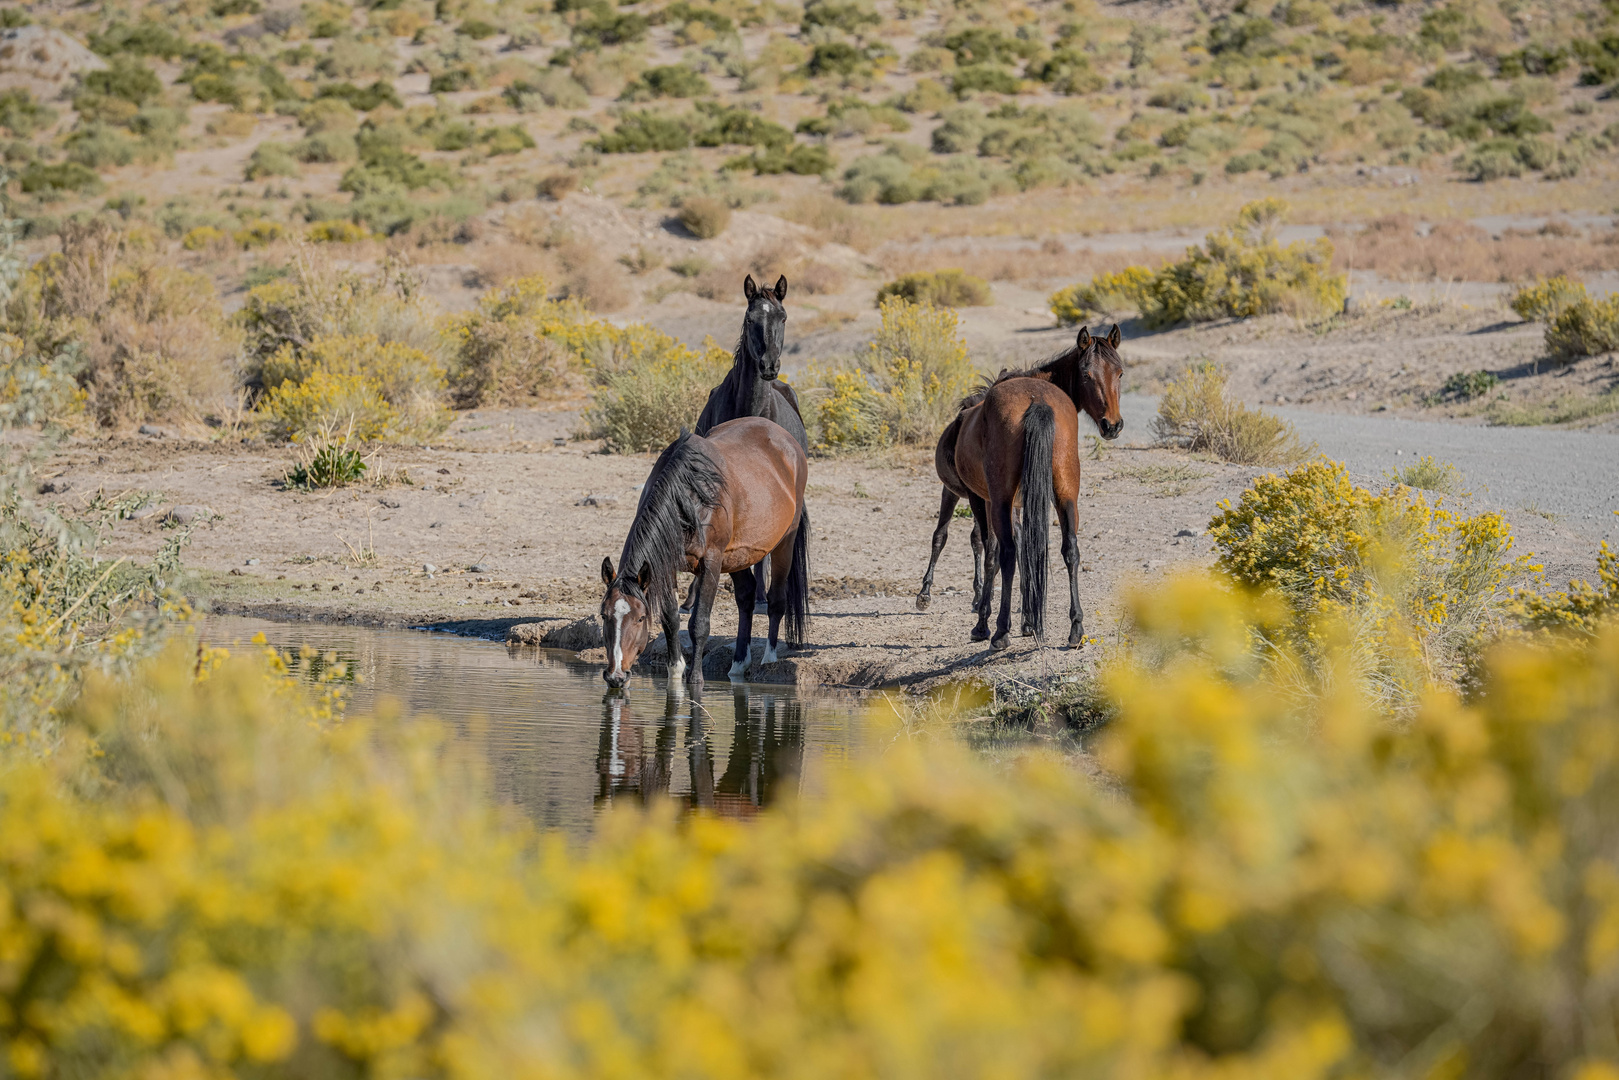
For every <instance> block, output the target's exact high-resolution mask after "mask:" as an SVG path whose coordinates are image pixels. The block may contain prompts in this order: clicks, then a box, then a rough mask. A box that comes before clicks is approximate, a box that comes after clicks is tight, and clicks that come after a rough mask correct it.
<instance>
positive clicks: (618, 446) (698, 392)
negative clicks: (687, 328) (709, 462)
mask: <svg viewBox="0 0 1619 1080" xmlns="http://www.w3.org/2000/svg"><path fill="white" fill-rule="evenodd" d="M614 353H615V356H614V360H613V366H612V367H610V368H609V367H607V366H606V365H601V366H599V367H598V368H597V374H598V383H599V385H600V390H599V391H598V392H597V394H596V399H595V401H594V402H593V403H592V404H591V406H590V408H589V410H587V411H586V413H585V422H586V424H587V425H588V430H589V431H590V434H591V435H592V436H593V437H595V438H598V439H601V440H603V442H604V443H605V444H606V446H607V449H609V450H611V451H613V452H615V453H620V454H624V453H651V452H653V451H655V450H661V449H662V448H663V447H665V446H667V445H668V444H669V443H671V442H673V441H674V439H675V437H676V436H677V435H679V434H680V429H681V428H684V427H690V426H691V425H692V424H693V423H695V422H696V420H697V416H698V414H699V413H701V412H702V411H703V405H704V403H705V402H706V401H707V400H708V393H709V391H710V390H712V389H713V388H714V386H715V385H716V384H717V383H718V382H719V381H720V380H721V379H723V378H724V377H725V373H726V371H728V370H729V369H730V367H731V363H732V359H733V357H732V355H731V354H730V353H729V352H727V351H726V350H724V349H722V348H720V347H719V346H718V345H716V344H715V343H714V340H713V339H712V338H710V339H709V340H708V341H707V342H705V343H704V347H703V348H702V350H700V351H699V350H697V349H691V348H688V347H686V346H685V345H682V344H681V343H680V342H678V341H676V340H675V339H673V338H671V337H669V336H668V335H666V334H662V333H660V332H658V331H656V330H653V329H651V328H650V327H645V326H635V327H629V328H628V330H627V331H626V332H625V336H624V337H622V338H620V340H619V342H618V343H616V347H615V348H614Z"/></svg>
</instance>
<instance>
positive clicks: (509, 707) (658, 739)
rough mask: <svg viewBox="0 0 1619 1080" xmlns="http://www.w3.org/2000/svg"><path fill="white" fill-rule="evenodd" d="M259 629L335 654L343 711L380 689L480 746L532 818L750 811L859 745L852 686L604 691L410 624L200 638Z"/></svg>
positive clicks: (596, 679)
mask: <svg viewBox="0 0 1619 1080" xmlns="http://www.w3.org/2000/svg"><path fill="white" fill-rule="evenodd" d="M260 633H262V634H263V635H264V637H265V639H266V640H267V641H268V642H269V643H270V644H271V645H274V646H276V647H277V648H281V649H299V648H301V647H303V646H309V647H311V648H314V649H317V650H319V651H321V652H322V653H328V652H330V653H335V654H336V656H337V659H339V660H341V661H343V662H344V663H346V664H348V665H349V670H350V671H351V672H353V673H354V674H355V675H356V676H357V683H358V684H357V685H356V686H355V687H354V688H353V691H352V694H351V696H350V706H349V712H350V713H351V714H353V715H359V714H362V713H366V712H369V711H370V710H371V708H372V706H373V705H374V703H375V702H376V700H377V697H378V696H379V695H388V696H390V697H393V698H396V699H398V700H400V701H401V702H403V703H404V705H405V707H406V709H407V710H408V711H409V712H411V713H412V714H416V715H423V714H426V715H431V716H434V717H437V718H439V719H440V720H442V721H443V722H444V723H446V724H448V725H449V726H450V729H451V731H452V732H453V733H454V735H455V737H456V738H458V739H463V740H467V741H468V742H469V743H471V744H472V745H474V746H476V747H478V748H479V749H480V750H481V752H482V754H483V756H484V759H485V761H486V762H487V767H488V771H489V779H490V783H491V785H492V787H493V789H494V794H495V796H496V797H497V798H498V799H500V800H501V801H503V802H506V803H510V804H513V805H515V806H517V807H519V808H521V809H522V810H523V811H524V812H525V813H527V814H528V815H529V816H530V817H532V818H533V819H534V820H535V822H537V823H538V824H541V825H544V826H546V827H549V828H558V829H564V830H566V831H568V832H570V833H574V834H576V835H584V834H587V833H589V832H590V831H591V827H592V824H593V822H594V820H595V816H596V814H597V812H598V811H599V810H600V809H601V808H603V807H605V806H607V805H610V804H612V803H615V802H619V801H624V800H629V801H635V802H641V801H654V800H664V799H668V800H675V801H676V802H678V803H679V804H681V805H684V806H692V807H704V808H708V809H711V810H714V811H717V812H718V813H721V814H727V815H734V816H747V815H750V814H753V813H755V812H757V810H759V809H760V808H761V807H764V806H768V805H770V803H771V802H772V801H774V800H775V799H777V798H779V797H780V796H781V795H783V794H785V793H802V794H814V793H815V792H816V791H818V790H819V789H820V787H821V786H822V785H823V784H824V783H825V779H826V774H827V770H828V769H829V768H830V767H831V766H833V765H834V764H835V763H837V762H840V761H846V760H848V759H850V758H851V757H853V756H855V755H858V754H861V753H863V752H865V750H866V747H867V743H866V740H865V737H864V734H863V726H862V723H861V717H862V713H863V709H862V706H861V704H860V701H859V699H858V698H856V697H855V696H853V695H840V694H813V695H805V694H800V693H798V692H796V691H794V690H793V689H791V688H787V687H776V686H764V685H757V686H747V685H733V684H730V683H727V682H725V681H724V680H720V681H711V682H709V683H708V684H707V687H706V693H705V695H704V697H703V698H702V699H701V700H698V699H695V698H693V697H692V696H691V695H690V694H689V693H688V694H686V695H685V696H684V697H682V698H680V699H672V698H670V697H669V695H668V693H667V691H666V687H667V685H668V683H667V680H666V679H664V678H663V677H662V676H659V677H657V678H653V677H651V676H645V675H637V676H634V677H633V678H632V679H631V680H630V684H629V686H628V687H626V688H625V691H624V692H623V693H616V694H609V693H608V692H607V690H606V686H605V684H604V683H603V682H602V678H601V669H600V668H599V667H597V666H592V665H589V664H582V663H580V662H578V661H577V660H574V659H573V656H572V654H571V653H565V652H558V651H551V650H544V649H508V648H507V647H506V646H505V645H502V644H498V643H495V642H489V641H478V640H474V639H470V638H459V637H453V636H451V635H447V634H429V633H424V632H421V631H414V630H375V629H371V628H369V627H359V626H331V625H325V624H320V623H296V624H287V623H275V622H267V621H264V620H261V619H244V618H237V617H232V616H211V617H210V618H209V619H208V620H207V622H206V623H205V624H204V626H203V637H204V640H205V641H207V642H208V643H209V644H211V645H225V646H229V645H233V644H242V643H246V642H248V641H250V640H252V638H253V636H254V635H255V634H260Z"/></svg>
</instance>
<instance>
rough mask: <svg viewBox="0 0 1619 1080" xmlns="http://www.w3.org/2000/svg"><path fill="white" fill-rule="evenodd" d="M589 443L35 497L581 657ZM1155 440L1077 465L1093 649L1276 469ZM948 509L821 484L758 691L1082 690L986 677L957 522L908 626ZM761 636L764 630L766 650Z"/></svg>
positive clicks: (462, 450)
mask: <svg viewBox="0 0 1619 1080" xmlns="http://www.w3.org/2000/svg"><path fill="white" fill-rule="evenodd" d="M575 423H576V417H575V415H574V414H572V413H569V412H564V411H558V412H550V413H547V412H539V411H531V410H510V411H489V410H479V411H477V412H475V413H467V414H463V416H462V418H461V419H460V420H458V421H457V423H456V424H455V426H454V427H453V428H452V429H451V431H450V432H449V433H448V435H447V436H446V438H445V441H444V444H443V445H442V446H440V445H435V446H433V447H432V448H431V449H428V448H416V449H404V448H386V449H383V450H381V451H379V453H378V454H377V456H376V457H375V458H374V459H373V461H372V467H371V476H372V477H373V478H375V482H370V483H365V484H361V485H358V486H355V487H350V488H345V489H341V490H339V491H336V492H333V493H329V494H320V495H317V494H308V493H303V492H299V491H296V490H288V489H286V488H285V487H284V485H283V484H282V481H281V478H282V476H283V475H284V474H285V472H286V470H287V468H288V466H289V465H290V464H291V458H290V454H289V452H288V451H287V450H285V449H281V448H270V447H265V446H263V445H262V444H257V443H253V442H247V443H242V442H230V441H225V440H221V441H217V442H212V443H200V442H190V441H185V440H180V439H175V438H167V437H150V436H142V437H138V438H133V439H131V438H121V439H120V438H113V439H106V440H100V439H85V440H80V441H76V442H73V443H71V444H68V445H65V446H63V447H62V448H61V449H60V450H59V451H58V452H57V453H56V454H55V455H54V456H53V457H52V458H51V459H50V461H49V462H48V465H47V467H46V468H45V470H44V472H43V473H42V476H44V477H46V478H47V482H48V483H49V484H50V485H52V486H53V487H54V488H55V489H56V490H57V492H58V493H56V494H51V495H46V496H44V497H45V498H49V499H53V500H65V501H75V500H84V499H87V498H88V497H90V496H91V495H92V494H93V493H95V492H96V491H98V490H100V491H105V492H107V493H108V494H122V493H125V492H131V491H150V492H153V493H154V494H153V496H152V500H151V502H150V504H149V506H148V508H147V509H146V510H145V511H142V512H141V516H139V517H138V518H136V519H133V520H129V521H125V522H121V523H119V524H118V525H117V526H116V528H115V530H114V532H113V534H112V537H111V542H110V551H111V552H112V553H114V554H131V555H141V556H144V555H149V554H151V553H152V552H153V551H155V550H156V549H157V548H158V547H159V546H160V545H161V544H162V543H163V542H164V540H165V539H166V538H167V537H168V536H169V535H170V532H169V530H170V529H172V528H174V527H175V526H174V525H173V523H172V522H170V521H167V520H166V519H167V518H168V517H169V511H170V510H171V509H172V508H173V507H175V506H184V507H192V508H199V509H198V511H197V512H196V519H195V522H194V523H193V525H192V526H191V528H192V533H191V540H190V546H189V549H188V551H187V553H186V562H187V564H188V566H189V567H190V568H191V571H190V577H189V579H188V583H187V588H188V591H189V592H190V593H191V594H192V595H194V596H196V597H197V599H198V602H199V603H200V604H203V605H206V606H209V607H211V608H212V609H214V610H218V611H222V612H232V613H239V614H255V615H262V616H266V617H270V618H276V619H283V620H309V619H319V620H342V621H356V622H362V623H368V624H373V625H385V626H424V627H431V628H434V629H440V630H447V631H452V632H459V633H468V634H478V635H482V636H489V637H495V638H502V637H507V638H509V639H511V640H520V641H525V642H529V643H538V642H541V641H545V642H546V643H549V644H571V645H573V646H580V645H588V644H590V642H589V641H588V639H587V638H583V637H580V636H579V632H580V629H581V627H580V626H577V625H573V624H575V623H576V621H577V620H580V619H590V618H593V617H594V615H595V612H596V610H597V605H598V604H599V602H600V583H599V578H598V576H597V574H598V570H597V568H598V567H599V566H600V563H601V559H602V556H603V555H611V556H613V557H614V558H617V556H618V553H619V548H620V546H621V545H622V543H623V538H624V535H625V533H626V532H627V530H628V528H629V524H630V520H631V518H632V516H633V513H634V506H635V499H636V493H637V489H638V485H640V484H641V483H642V481H643V480H644V479H645V476H646V473H647V471H648V470H649V468H650V466H651V461H652V459H651V458H650V457H645V456H611V455H603V454H600V453H596V452H594V446H593V444H590V443H579V442H568V441H566V435H567V434H568V432H569V431H571V430H572V429H573V427H574V425H575ZM1145 439H1146V433H1145V432H1141V431H1136V432H1129V431H1127V433H1126V437H1125V438H1124V439H1122V440H1121V443H1123V444H1126V445H1119V444H1114V445H1111V446H1110V447H1109V448H1108V450H1107V456H1106V457H1105V458H1104V459H1103V460H1100V461H1086V462H1085V464H1084V477H1085V479H1084V493H1083V497H1082V513H1083V517H1084V522H1085V528H1084V532H1083V534H1082V559H1083V571H1082V574H1081V578H1080V596H1081V600H1082V603H1083V604H1084V605H1085V609H1086V613H1087V616H1086V629H1087V632H1088V633H1089V634H1090V635H1092V636H1094V637H1096V638H1099V639H1106V638H1107V637H1109V636H1110V635H1112V634H1114V633H1116V632H1117V630H1118V623H1117V613H1118V607H1117V598H1118V596H1119V595H1120V591H1121V589H1123V588H1124V587H1126V586H1127V585H1128V584H1129V583H1130V582H1132V581H1135V580H1142V579H1151V578H1154V577H1158V576H1160V575H1163V574H1165V573H1168V572H1170V571H1172V570H1173V569H1175V568H1176V567H1178V566H1184V565H1188V564H1194V565H1204V564H1207V563H1209V562H1210V561H1211V545H1210V543H1209V541H1208V540H1207V539H1206V538H1205V537H1204V536H1202V535H1201V533H1202V530H1203V529H1204V527H1205V525H1206V524H1207V521H1208V518H1209V515H1210V513H1211V511H1212V510H1213V509H1214V508H1215V505H1216V504H1217V503H1218V502H1219V501H1220V500H1222V499H1225V498H1230V497H1233V496H1235V495H1237V494H1238V493H1239V492H1240V491H1241V490H1242V489H1243V488H1244V487H1245V486H1246V485H1247V483H1248V482H1249V481H1250V480H1251V479H1252V478H1253V477H1254V476H1255V475H1256V474H1258V473H1259V472H1261V471H1262V470H1258V469H1254V468H1247V467H1240V466H1234V465H1229V464H1224V463H1219V462H1214V461H1205V460H1198V459H1195V458H1192V457H1189V456H1187V455H1184V454H1179V453H1175V452H1172V451H1168V450H1161V449H1152V448H1148V447H1145V446H1142V445H1139V444H1140V443H1141V442H1144V441H1145ZM558 440H562V444H561V445H557V441H558ZM1131 443H1135V444H1136V445H1129V444H1131ZM64 486H65V488H66V491H65V493H64V492H62V488H63V487H64ZM938 490H939V489H938V483H937V480H936V479H935V477H934V476H933V471H932V462H931V456H930V455H922V454H917V453H904V454H894V455H891V456H888V457H885V458H881V459H863V460H840V459H833V460H816V461H815V462H813V463H812V467H811V483H810V488H809V497H810V506H811V513H812V521H813V522H814V525H815V530H814V545H813V547H812V549H811V571H812V580H813V596H814V606H813V616H812V619H811V623H810V640H809V643H808V644H807V645H806V647H805V648H803V649H801V650H797V651H796V652H793V653H791V654H789V655H788V656H787V657H786V658H784V659H783V661H782V662H781V663H779V664H776V665H773V666H772V667H771V668H768V669H763V670H761V671H760V672H759V673H758V674H757V676H756V678H758V679H759V680H760V681H771V682H786V683H796V684H798V685H803V686H812V685H842V686H855V687H875V686H883V685H892V684H907V685H910V686H919V687H926V686H928V685H932V684H935V683H937V682H939V681H942V680H947V679H955V678H962V677H979V678H986V679H989V680H991V681H1001V680H1007V679H1027V678H1033V677H1039V676H1048V675H1052V674H1057V673H1061V672H1064V671H1069V670H1077V669H1080V668H1082V667H1083V666H1084V665H1085V664H1086V663H1088V662H1089V658H1091V657H1094V656H1095V655H1096V653H1097V652H1098V649H1097V648H1096V647H1095V645H1092V646H1090V647H1087V648H1085V649H1083V650H1071V649H1066V648H1061V647H1058V646H1056V645H1051V646H1045V647H1041V646H1037V645H1036V643H1035V642H1033V641H1032V640H1028V639H1020V638H1014V639H1013V646H1012V648H1011V649H1010V650H1009V651H1008V652H1007V653H1004V654H998V655H993V656H992V655H991V654H990V653H989V652H988V650H987V649H986V647H985V646H984V645H983V644H982V643H977V642H972V641H970V640H969V638H968V631H969V629H970V628H971V625H972V621H973V617H972V615H971V613H970V612H969V611H968V603H969V597H968V591H969V589H970V585H971V579H972V572H971V562H970V549H969V546H968V544H967V522H965V521H959V522H957V523H956V524H955V527H954V530H953V537H952V540H951V543H950V544H949V545H948V546H947V547H946V549H945V553H944V556H943V558H942V559H941V561H940V565H939V570H938V574H937V577H936V581H935V586H934V603H933V607H932V609H931V610H930V611H928V612H927V613H925V614H924V613H919V612H917V611H916V610H915V605H914V600H913V598H914V595H915V592H916V590H917V587H918V584H919V581H920V578H921V575H922V571H923V570H924V568H925V566H926V560H927V551H928V546H927V545H928V540H929V537H930V535H931V532H932V529H933V524H934V520H935V517H934V515H935V513H936V509H937V505H938ZM1514 525H1515V526H1516V527H1517V531H1518V534H1519V536H1520V539H1521V541H1522V542H1523V543H1524V544H1525V545H1526V546H1528V547H1529V548H1531V549H1537V548H1539V549H1544V548H1546V547H1548V546H1559V547H1564V548H1567V549H1568V550H1569V551H1571V552H1584V551H1585V550H1586V549H1587V548H1588V547H1589V545H1588V544H1586V543H1585V542H1583V539H1582V538H1579V537H1576V536H1573V534H1570V536H1569V537H1562V536H1561V533H1560V532H1559V529H1561V528H1562V527H1561V526H1559V525H1558V524H1556V523H1554V522H1548V521H1546V520H1544V519H1542V518H1539V517H1535V516H1534V515H1524V520H1522V521H1514ZM1563 531H1567V530H1566V529H1564V530H1563ZM1053 534H1054V535H1053V541H1054V542H1053V546H1052V551H1053V560H1052V562H1053V565H1052V568H1051V582H1052V586H1051V600H1050V603H1051V604H1052V605H1053V607H1052V608H1051V609H1050V610H1051V611H1052V612H1053V615H1052V618H1053V622H1054V623H1055V624H1056V625H1058V626H1060V625H1061V624H1062V614H1063V609H1064V607H1065V597H1064V585H1065V583H1066V574H1065V572H1064V570H1063V567H1062V564H1061V561H1060V559H1059V558H1058V557H1057V554H1056V543H1055V540H1056V535H1055V529H1054V530H1053ZM1569 541H1573V542H1569ZM1582 558H1583V561H1585V562H1588V561H1589V559H1590V556H1589V555H1585V556H1583V557H1582V556H1578V555H1576V556H1574V563H1573V564H1572V565H1571V566H1570V567H1567V568H1559V569H1569V570H1572V571H1579V570H1581V569H1582V567H1581V566H1580V562H1581V560H1582ZM428 566H432V567H433V568H434V569H433V572H432V573H429V572H428V571H427V569H426V568H427V567H428ZM735 618H736V615H735V609H734V607H733V606H732V604H731V602H730V601H729V599H728V597H726V596H722V597H721V598H720V601H719V602H718V603H716V606H715V616H714V627H715V631H714V632H715V635H716V636H715V638H714V639H713V642H712V647H711V653H710V667H709V672H710V676H711V677H716V676H721V675H722V673H723V669H724V666H725V655H724V654H725V653H726V652H727V651H728V649H727V646H728V642H727V641H726V640H725V638H726V637H727V636H728V635H731V634H734V632H735V625H736V623H735ZM588 625H589V624H588V623H587V624H585V626H586V627H587V628H588ZM762 629H763V619H762V617H761V618H759V619H757V620H756V621H755V632H756V634H758V633H762ZM1058 640H1060V638H1059V639H1058ZM755 642H756V645H755V648H756V650H757V649H759V648H761V647H762V646H761V644H760V643H759V639H758V638H757V637H756V638H755ZM587 655H589V654H587Z"/></svg>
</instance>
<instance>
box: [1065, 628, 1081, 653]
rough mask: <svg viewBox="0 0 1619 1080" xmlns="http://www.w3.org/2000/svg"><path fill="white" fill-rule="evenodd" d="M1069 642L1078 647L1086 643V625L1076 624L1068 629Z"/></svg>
mask: <svg viewBox="0 0 1619 1080" xmlns="http://www.w3.org/2000/svg"><path fill="white" fill-rule="evenodd" d="M1068 644H1070V645H1072V646H1073V647H1074V648H1076V649H1077V648H1079V647H1080V646H1081V645H1083V644H1085V629H1084V627H1080V626H1076V627H1074V628H1073V629H1071V630H1069V631H1068Z"/></svg>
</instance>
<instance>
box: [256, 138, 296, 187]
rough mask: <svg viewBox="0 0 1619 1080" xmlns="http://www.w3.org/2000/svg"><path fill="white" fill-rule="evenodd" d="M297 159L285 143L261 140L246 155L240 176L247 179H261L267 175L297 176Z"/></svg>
mask: <svg viewBox="0 0 1619 1080" xmlns="http://www.w3.org/2000/svg"><path fill="white" fill-rule="evenodd" d="M297 175H298V159H297V157H295V156H294V154H293V149H292V147H290V146H287V145H286V144H285V143H278V142H261V143H259V145H257V146H255V147H254V148H253V153H252V154H251V155H249V156H248V159H247V168H246V169H245V170H244V171H243V173H242V176H243V178H244V179H247V180H262V179H264V178H265V177H267V176H297Z"/></svg>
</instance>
